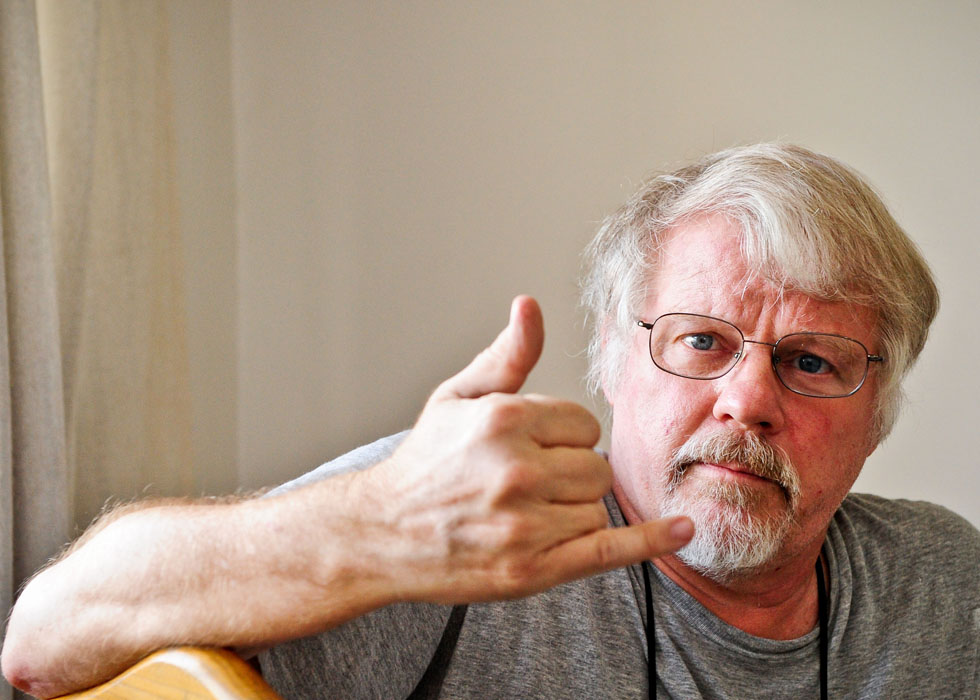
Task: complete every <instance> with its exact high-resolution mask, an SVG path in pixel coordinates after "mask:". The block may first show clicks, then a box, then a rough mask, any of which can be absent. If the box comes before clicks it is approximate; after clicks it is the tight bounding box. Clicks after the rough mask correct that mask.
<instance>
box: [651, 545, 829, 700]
mask: <svg viewBox="0 0 980 700" xmlns="http://www.w3.org/2000/svg"><path fill="white" fill-rule="evenodd" d="M648 566H653V564H651V563H649V562H643V565H642V569H643V587H644V589H645V591H646V603H647V628H646V633H647V683H648V687H649V697H650V700H655V699H656V697H657V654H656V628H655V626H654V619H653V589H652V587H651V585H650V572H649V571H647V567H648ZM817 615H818V617H819V618H820V700H827V651H828V644H829V636H830V635H829V634H828V630H827V627H828V620H829V618H830V600H829V598H828V595H827V587H826V586H825V585H824V578H823V565H822V564H821V563H820V559H819V557H818V558H817Z"/></svg>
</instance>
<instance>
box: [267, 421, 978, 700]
mask: <svg viewBox="0 0 980 700" xmlns="http://www.w3.org/2000/svg"><path fill="white" fill-rule="evenodd" d="M402 437H403V434H402V435H397V436H392V437H391V438H385V439H384V440H382V441H379V442H377V443H374V444H372V445H368V446H366V447H363V448H360V449H359V450H355V451H354V452H352V453H350V454H348V455H345V456H344V457H341V458H339V459H338V460H335V461H334V462H331V463H328V464H327V465H324V466H323V467H321V468H319V469H317V470H315V471H314V472H311V473H310V474H307V475H306V476H304V477H301V478H300V479H299V480H297V481H296V482H290V484H286V485H285V486H284V487H282V488H284V489H288V488H296V487H299V486H302V485H303V484H305V483H309V482H311V481H316V480H319V479H322V478H326V477H327V476H329V475H331V474H336V473H339V472H343V471H350V470H352V469H359V468H364V467H367V466H370V465H371V464H374V463H376V462H377V461H380V460H381V459H383V458H384V457H385V456H387V455H388V454H390V452H391V451H393V450H394V448H395V446H397V444H398V442H399V441H400V440H401V438H402ZM606 503H607V506H608V507H609V511H610V519H611V521H612V524H613V525H616V526H621V525H623V524H624V523H623V516H622V514H621V513H620V511H619V508H618V506H617V505H616V502H615V500H613V499H612V498H611V497H607V499H606ZM824 554H825V555H826V559H827V562H828V565H829V570H830V586H831V595H830V652H829V694H830V697H832V698H980V533H978V532H977V530H976V529H975V528H973V526H971V525H970V524H969V523H967V522H966V521H965V520H963V519H962V518H960V517H959V516H957V515H955V514H953V513H951V512H949V511H947V510H945V509H943V508H941V507H939V506H935V505H931V504H928V503H921V502H911V501H893V500H886V499H883V498H879V497H876V496H869V495H859V494H851V495H849V496H848V497H847V498H846V499H845V500H844V503H843V504H842V505H841V507H840V509H839V510H838V512H837V514H836V515H835V516H834V519H833V521H832V522H831V525H830V529H829V531H828V534H827V540H826V542H825V545H824ZM651 568H652V571H653V574H654V575H653V577H652V584H653V599H654V615H655V618H656V655H657V672H658V697H661V698H699V697H702V698H765V699H766V700H772V699H773V698H794V699H795V698H804V697H819V678H818V676H819V672H818V670H819V651H818V631H817V630H816V629H814V630H812V631H811V632H809V633H808V634H806V635H804V636H803V637H800V638H799V639H794V640H790V641H777V640H771V639H763V638H759V637H754V636H752V635H750V634H747V633H745V632H743V631H741V630H739V629H737V628H735V627H732V626H731V625H728V624H727V623H725V622H723V621H722V620H720V619H719V618H717V617H716V616H714V615H713V614H712V613H710V612H708V611H707V610H706V609H705V608H704V607H703V606H701V604H700V603H698V602H697V601H696V600H695V599H694V598H692V597H691V596H690V595H688V594H687V593H686V592H685V591H683V590H682V589H681V588H679V587H678V586H677V585H676V584H674V583H673V582H672V581H671V580H670V579H668V578H667V577H666V576H664V575H663V574H661V573H660V572H659V571H658V570H657V569H656V568H655V567H651ZM645 610H646V608H645V597H644V591H643V582H642V573H641V570H640V568H639V567H638V566H632V567H627V568H623V569H618V570H615V571H611V572H608V573H606V574H601V575H599V576H593V577H591V578H588V579H584V580H581V581H574V582H571V583H567V584H564V585H561V586H558V587H556V588H553V589H551V590H549V591H545V592H544V593H541V594H538V595H535V596H532V597H530V598H525V599H522V600H517V601H509V602H503V603H476V604H471V605H469V606H466V607H465V608H463V607H457V608H452V607H449V606H438V605H430V604H414V603H413V604H409V603H404V604H398V605H392V606H388V607H386V608H382V609H380V610H377V611H375V612H373V613H371V614H369V615H365V616H363V617H360V618H358V619H356V620H353V621H351V622H348V623H347V624H345V625H342V626H340V627H338V628H335V629H333V630H329V631H327V632H325V633H323V634H320V635H318V636H314V637H308V638H305V639H298V640H295V641H292V642H288V643H286V644H282V645H280V646H277V647H275V648H273V649H271V650H269V651H268V652H266V653H265V654H263V655H262V657H261V665H262V670H263V673H264V675H265V677H266V678H267V679H268V680H269V682H270V683H271V684H272V685H273V687H275V688H277V689H278V690H279V692H280V693H281V694H282V695H283V697H285V698H287V700H301V699H303V698H386V699H387V698H407V697H409V696H412V697H449V698H480V699H486V698H549V699H550V698H617V699H621V698H641V697H646V693H647V645H646V637H645V633H644V629H645V627H644V625H645V617H646V613H645ZM454 611H455V612H454ZM451 614H452V617H453V622H452V623H450V624H448V625H447V623H449V621H450V615H451ZM460 619H461V620H462V624H461V626H460V624H459V623H460ZM447 630H448V631H447ZM413 692H414V695H413Z"/></svg>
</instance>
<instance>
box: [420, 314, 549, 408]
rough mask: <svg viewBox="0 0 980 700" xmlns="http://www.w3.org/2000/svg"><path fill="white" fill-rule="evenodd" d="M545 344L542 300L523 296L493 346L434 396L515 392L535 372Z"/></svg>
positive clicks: (440, 386) (473, 396)
mask: <svg viewBox="0 0 980 700" xmlns="http://www.w3.org/2000/svg"><path fill="white" fill-rule="evenodd" d="M542 347H544V319H543V318H542V316H541V307H539V306H538V302H536V301H535V300H534V299H532V298H531V297H528V296H519V297H517V298H516V299H514V301H513V303H511V306H510V322H509V323H508V324H507V327H506V328H504V330H502V331H501V332H500V335H498V336H497V338H496V340H494V341H493V343H491V345H490V347H488V348H487V349H486V350H484V351H483V352H481V353H480V354H479V355H477V356H476V357H475V358H474V359H473V361H472V362H471V363H470V364H469V365H467V367H466V368H465V369H463V370H462V371H461V372H460V373H459V374H457V375H455V376H453V377H450V378H449V379H447V380H446V381H444V382H443V383H442V384H440V385H439V388H437V389H436V390H435V392H433V394H432V399H433V400H437V401H439V400H446V399H475V398H478V397H480V396H483V395H484V394H490V393H493V392H504V393H508V394H513V393H515V392H516V391H517V390H518V389H520V388H521V386H522V385H523V384H524V380H525V379H527V375H528V374H530V373H531V370H532V369H533V368H534V365H535V364H536V363H537V361H538V358H539V357H540V356H541V348H542Z"/></svg>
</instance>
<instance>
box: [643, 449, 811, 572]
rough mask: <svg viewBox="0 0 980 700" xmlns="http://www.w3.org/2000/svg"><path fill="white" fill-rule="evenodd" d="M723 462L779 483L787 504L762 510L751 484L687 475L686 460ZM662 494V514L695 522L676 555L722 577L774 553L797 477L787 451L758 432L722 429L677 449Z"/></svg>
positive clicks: (791, 508) (791, 516) (791, 515)
mask: <svg viewBox="0 0 980 700" xmlns="http://www.w3.org/2000/svg"><path fill="white" fill-rule="evenodd" d="M726 461H734V462H738V463H740V464H743V465H745V466H747V467H748V468H750V470H751V471H752V472H753V473H756V474H759V475H762V476H765V477H766V478H769V479H773V480H774V481H776V482H777V483H779V484H780V485H781V486H782V487H783V490H784V493H785V495H786V499H787V503H786V508H785V509H784V510H782V511H781V512H777V513H772V512H767V511H765V510H763V508H764V504H763V503H762V502H761V501H762V494H760V493H759V492H758V491H757V490H756V489H754V488H752V487H749V486H745V485H741V484H734V483H718V482H709V483H704V482H695V481H693V480H689V477H690V475H689V474H688V473H687V466H689V465H690V463H692V462H709V463H710V462H726ZM664 494H665V496H664V500H663V504H662V507H661V511H662V512H661V516H662V517H667V516H672V515H686V516H688V517H689V518H691V520H692V521H693V522H694V537H693V538H692V539H691V541H690V542H689V543H688V544H687V545H686V546H684V547H683V548H682V549H681V550H680V551H679V552H678V553H677V556H678V557H679V558H680V560H681V561H683V562H684V563H685V564H687V565H688V566H690V567H691V568H693V569H695V570H697V571H698V572H700V573H702V574H704V575H705V576H708V577H709V578H711V579H713V580H716V581H718V582H724V581H728V580H731V579H733V578H737V577H739V576H740V575H742V574H747V573H750V572H751V571H753V570H755V569H758V568H760V567H762V566H764V565H765V564H767V563H769V562H770V561H772V559H773V558H774V557H775V556H776V554H778V552H779V550H780V548H781V547H782V545H783V542H784V540H785V538H786V535H787V533H788V532H789V530H790V527H791V526H792V524H793V522H794V520H795V511H796V505H797V501H798V498H799V477H798V475H797V473H796V470H795V468H794V467H793V465H792V464H791V463H790V462H789V460H788V459H787V458H786V457H785V455H783V454H782V453H780V452H778V451H777V450H776V449H774V448H773V447H772V446H770V445H769V444H768V443H766V442H765V441H763V440H762V439H760V438H758V437H757V436H755V435H753V434H744V435H743V434H731V433H722V434H718V435H713V436H709V437H708V438H694V437H692V438H691V439H689V440H688V441H687V443H685V445H684V446H682V447H681V448H680V449H679V450H678V452H677V455H676V456H675V459H674V463H673V464H672V465H671V469H670V470H669V471H668V474H667V479H666V483H665V484H664Z"/></svg>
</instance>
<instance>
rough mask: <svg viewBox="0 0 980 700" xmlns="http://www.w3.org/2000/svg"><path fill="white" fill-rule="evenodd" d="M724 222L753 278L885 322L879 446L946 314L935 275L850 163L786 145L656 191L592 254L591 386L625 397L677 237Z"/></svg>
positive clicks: (683, 173) (696, 169) (674, 178)
mask: <svg viewBox="0 0 980 700" xmlns="http://www.w3.org/2000/svg"><path fill="white" fill-rule="evenodd" d="M704 214H721V215H723V216H725V217H727V218H728V219H729V220H731V221H732V222H733V223H735V224H737V225H738V227H739V228H740V230H741V233H742V239H741V249H742V254H743V256H744V258H745V260H746V263H747V264H748V266H749V268H750V269H751V270H753V271H754V272H755V273H756V274H759V275H761V276H762V277H763V278H764V279H766V280H768V281H770V282H772V283H774V284H776V285H778V286H779V288H780V289H784V290H795V291H800V292H803V293H804V294H806V295H808V296H812V297H814V298H816V299H821V300H828V301H844V302H847V303H850V304H856V305H861V306H866V307H868V308H870V309H871V310H872V311H873V312H874V314H875V318H876V321H877V331H878V340H879V342H880V343H881V347H880V349H879V351H880V352H881V354H883V355H884V356H885V358H886V361H885V362H884V363H883V365H881V366H880V369H881V373H880V375H879V378H880V393H879V401H878V406H877V412H876V426H875V427H876V429H877V433H878V434H877V435H876V438H877V440H881V439H883V438H884V437H885V436H886V435H887V434H888V432H889V431H890V430H891V427H892V425H893V424H894V421H895V419H896V418H897V416H898V411H899V408H900V405H901V402H902V390H901V381H902V379H903V378H904V376H905V375H906V373H907V372H908V370H909V369H910V368H911V366H912V364H913V363H914V362H915V359H916V358H917V357H918V355H919V353H920V352H921V350H922V347H923V345H924V344H925V341H926V337H927V335H928V332H929V325H930V324H931V323H932V320H933V319H934V318H935V316H936V312H937V311H938V308H939V293H938V291H937V289H936V285H935V282H934V281H933V278H932V274H931V273H930V271H929V268H928V266H927V265H926V263H925V261H924V260H923V258H922V255H921V254H920V253H919V251H918V249H917V248H916V246H915V244H914V243H913V242H912V241H911V240H910V239H909V237H908V236H907V235H906V234H905V232H904V231H903V230H902V228H901V227H900V226H899V225H898V223H897V222H896V221H895V219H894V218H893V217H892V216H891V214H890V213H889V212H888V210H887V208H886V207H885V205H884V203H883V202H882V201H881V199H880V198H879V197H878V195H877V194H876V193H875V192H874V191H873V190H872V188H871V187H870V186H869V185H868V184H867V183H866V182H865V181H864V180H863V179H862V178H861V177H860V176H859V175H858V174H857V173H855V172H854V171H853V170H851V169H850V168H848V167H847V166H846V165H844V164H843V163H841V162H839V161H837V160H834V159H832V158H829V157H828V156H824V155H820V154H817V153H814V152H812V151H809V150H807V149H805V148H801V147H799V146H792V145H783V144H758V145H753V146H744V147H738V148H732V149H729V150H726V151H721V152H720V153H716V154H713V155H709V156H706V157H705V158H703V159H701V160H700V161H698V162H697V163H694V164H693V165H689V166H687V167H684V168H681V169H680V170H677V171H675V172H672V173H667V174H662V175H658V176H655V177H653V178H651V179H649V180H647V181H646V182H645V183H644V184H643V185H642V186H641V187H640V189H639V190H638V191H637V192H636V193H635V194H634V195H633V196H632V197H631V198H630V199H629V200H628V201H627V202H626V203H625V204H624V205H623V206H622V207H620V209H619V210H618V211H616V212H615V213H614V214H612V215H611V216H609V217H607V218H606V220H605V221H604V222H603V223H602V225H601V227H600V228H599V231H598V233H597V234H596V236H595V238H594V239H593V241H592V243H591V244H590V245H589V247H588V248H587V249H586V272H585V276H584V279H583V282H582V301H583V304H584V306H585V307H586V309H587V311H588V313H589V316H590V321H591V323H592V339H591V342H590V346H589V385H590V388H591V389H592V390H593V391H596V392H598V390H599V388H600V387H601V386H603V385H605V386H607V387H615V386H616V383H617V380H618V377H619V376H621V373H622V368H623V363H624V361H625V358H626V352H627V348H628V347H629V346H628V343H629V338H630V334H631V333H632V332H634V330H635V323H636V319H637V318H638V311H639V309H640V308H641V306H642V304H643V303H644V301H645V299H646V290H647V288H648V286H649V284H650V281H651V279H652V278H653V276H654V275H655V274H656V267H657V263H658V251H659V250H660V249H661V248H662V247H663V245H664V244H665V243H666V241H667V240H668V238H669V235H670V232H671V230H672V228H674V227H676V226H678V225H679V224H682V223H683V222H685V221H686V220H690V219H691V218H693V217H696V216H699V215H704Z"/></svg>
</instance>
